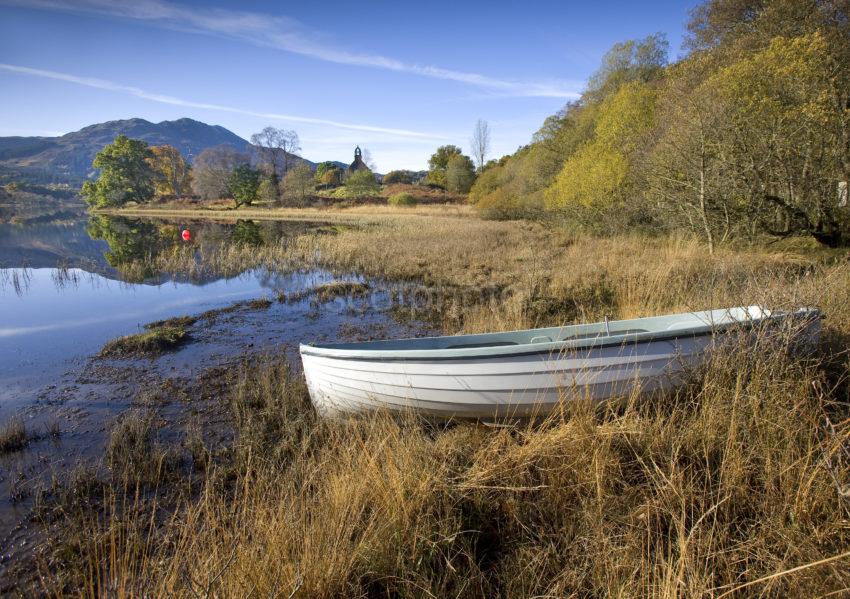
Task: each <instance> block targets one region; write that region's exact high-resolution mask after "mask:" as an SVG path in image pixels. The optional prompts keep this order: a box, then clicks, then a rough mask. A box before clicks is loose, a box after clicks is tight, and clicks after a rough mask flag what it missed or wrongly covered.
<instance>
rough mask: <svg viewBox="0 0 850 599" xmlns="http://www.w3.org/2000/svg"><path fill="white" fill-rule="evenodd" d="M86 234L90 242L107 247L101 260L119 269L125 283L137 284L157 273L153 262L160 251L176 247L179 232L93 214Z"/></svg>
mask: <svg viewBox="0 0 850 599" xmlns="http://www.w3.org/2000/svg"><path fill="white" fill-rule="evenodd" d="M86 232H87V233H88V234H89V235H90V236H91V237H92V239H103V240H104V241H106V243H107V244H109V250H108V251H107V252H105V253H104V254H103V257H104V258H106V261H107V262H108V263H109V265H110V266H112V267H114V268H116V269H118V271H119V272H120V273H121V274H122V276H123V277H124V278H126V280H128V281H131V282H140V281H144V280H145V279H149V278H151V277H155V276H157V275H158V274H159V273H158V272H157V271H156V269H155V267H154V260H155V259H156V257H157V256H158V255H159V253H160V252H161V251H162V250H164V249H166V248H168V247H171V246H174V245H175V244H176V241H177V234H178V229H177V226H176V225H163V224H156V223H153V222H150V221H143V220H138V219H129V218H123V217H111V216H102V215H94V216H92V217H91V219H89V223H88V226H87V227H86Z"/></svg>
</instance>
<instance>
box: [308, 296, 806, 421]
mask: <svg viewBox="0 0 850 599" xmlns="http://www.w3.org/2000/svg"><path fill="white" fill-rule="evenodd" d="M778 324H794V326H797V325H798V324H799V330H801V331H805V333H806V335H807V336H808V337H809V339H808V340H809V341H813V340H816V337H817V334H818V332H819V327H820V313H819V312H818V311H817V310H815V309H811V308H803V309H800V310H798V311H795V312H777V311H770V310H767V309H763V308H761V307H759V306H749V307H738V308H728V309H723V310H709V311H705V312H688V313H683V314H672V315H668V316H656V317H650V318H637V319H633V320H619V321H611V322H608V321H607V320H606V321H605V322H600V323H594V324H583V325H574V326H564V327H552V328H545V329H531V330H525V331H512V332H507V333H487V334H482V335H456V336H448V337H424V338H417V339H397V340H387V341H369V342H363V343H333V344H323V345H313V344H309V345H303V344H302V345H301V346H300V351H301V360H302V362H303V365H304V375H305V377H306V380H307V386H308V388H309V392H310V397H311V399H312V401H313V405H314V406H315V407H316V409H317V411H318V412H319V413H321V414H324V415H329V416H334V415H341V414H346V413H356V412H364V411H372V410H381V409H382V410H390V411H408V410H414V411H416V412H420V413H423V414H426V415H429V416H437V417H443V418H480V419H493V418H503V417H527V416H532V415H533V416H542V415H546V414H547V413H550V412H551V411H552V410H553V409H555V408H556V407H557V406H558V404H559V402H561V401H564V400H568V399H570V398H575V397H589V398H591V399H593V400H605V399H610V398H614V397H622V396H625V395H628V394H629V393H632V392H633V391H635V390H636V389H637V390H638V391H640V392H647V391H656V390H666V389H670V388H674V387H675V386H677V385H679V384H681V383H682V382H684V381H685V380H686V376H684V375H685V374H687V372H688V371H689V370H690V369H691V368H692V367H694V366H697V365H699V364H700V363H702V362H703V361H704V360H705V356H706V353H707V350H708V349H709V348H710V346H711V345H712V343H713V342H714V340H715V339H716V338H717V337H718V336H722V337H728V336H729V335H728V333H732V332H740V331H746V330H752V329H753V328H754V327H755V326H756V325H778Z"/></svg>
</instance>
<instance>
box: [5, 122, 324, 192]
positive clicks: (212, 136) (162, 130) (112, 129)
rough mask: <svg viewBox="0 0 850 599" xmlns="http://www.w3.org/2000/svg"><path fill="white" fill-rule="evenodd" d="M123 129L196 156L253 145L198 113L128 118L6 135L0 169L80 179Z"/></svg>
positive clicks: (31, 176)
mask: <svg viewBox="0 0 850 599" xmlns="http://www.w3.org/2000/svg"><path fill="white" fill-rule="evenodd" d="M121 134H123V135H126V136H127V137H131V138H133V139H141V140H143V141H146V142H148V143H149V144H150V145H162V144H169V145H172V146H174V147H175V148H177V149H178V150H180V152H181V153H182V154H183V156H185V157H186V158H188V159H189V160H190V161H191V160H192V158H194V157H195V156H197V155H198V154H200V153H201V152H202V151H203V150H204V149H205V148H209V147H211V146H218V145H222V144H226V145H229V146H232V147H233V148H235V149H237V150H239V151H243V152H247V151H248V150H249V149H250V147H251V144H250V143H248V141H246V140H244V139H242V138H241V137H239V136H238V135H236V134H235V133H233V132H232V131H229V130H227V129H225V128H224V127H221V126H218V125H207V124H206V123H201V122H200V121H195V120H192V119H178V120H176V121H162V122H161V123H151V122H150V121H146V120H145V119H126V120H121V121H109V122H106V123H99V124H97V125H90V126H88V127H84V128H83V129H80V130H79V131H74V132H73V133H68V134H66V135H62V136H61V137H0V172H6V173H18V174H20V175H24V176H26V177H27V178H29V179H33V180H36V181H40V182H52V183H72V184H78V183H80V182H81V181H82V180H84V179H85V178H86V177H88V176H90V175H91V174H92V168H91V163H92V160H94V156H95V154H97V153H98V152H99V151H100V150H101V149H102V148H103V147H104V146H105V145H107V144H110V143H112V141H113V140H114V139H115V138H116V137H118V136H119V135H121ZM311 164H312V163H311Z"/></svg>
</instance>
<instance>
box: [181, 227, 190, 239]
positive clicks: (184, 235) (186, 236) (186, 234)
mask: <svg viewBox="0 0 850 599" xmlns="http://www.w3.org/2000/svg"><path fill="white" fill-rule="evenodd" d="M180 236H181V237H182V238H183V241H189V240H190V239H192V234H191V233H190V232H189V229H183V232H182V233H181V234H180Z"/></svg>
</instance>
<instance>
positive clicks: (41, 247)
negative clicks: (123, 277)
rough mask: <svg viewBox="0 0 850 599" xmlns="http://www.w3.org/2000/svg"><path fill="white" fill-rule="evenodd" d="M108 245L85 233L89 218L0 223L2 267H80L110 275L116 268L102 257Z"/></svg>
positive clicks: (113, 273) (0, 263)
mask: <svg viewBox="0 0 850 599" xmlns="http://www.w3.org/2000/svg"><path fill="white" fill-rule="evenodd" d="M108 249H109V246H108V245H107V244H106V242H105V241H102V240H99V239H92V238H91V237H90V236H89V234H88V233H86V220H85V219H84V218H80V217H79V216H78V217H77V218H76V219H73V220H62V221H49V222H39V221H35V222H33V221H32V220H29V221H27V222H26V223H24V224H0V267H3V268H21V267H29V268H56V267H63V266H64V267H68V268H80V269H83V270H85V271H87V272H95V273H98V274H102V275H105V276H109V277H110V278H116V277H117V273H116V271H115V269H113V268H112V267H110V266H109V264H108V263H107V262H106V260H105V259H104V257H103V254H104V252H105V251H107V250H108Z"/></svg>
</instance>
